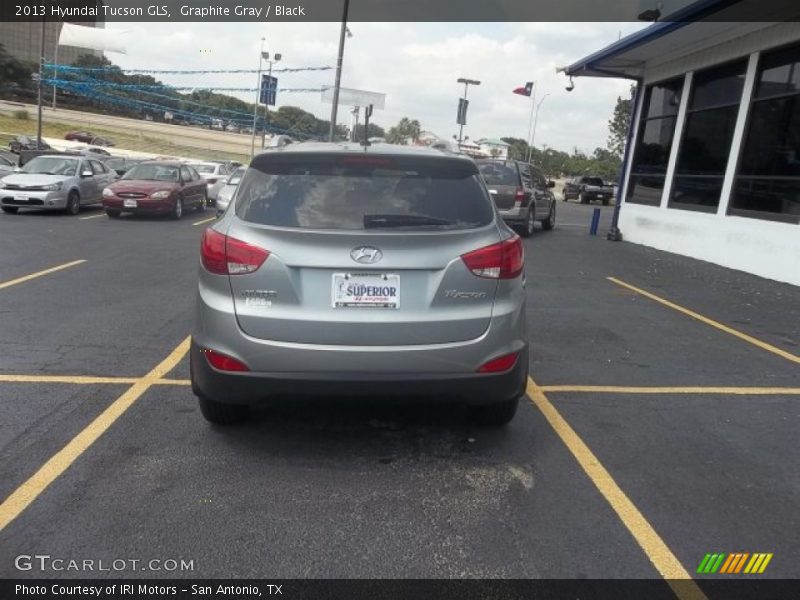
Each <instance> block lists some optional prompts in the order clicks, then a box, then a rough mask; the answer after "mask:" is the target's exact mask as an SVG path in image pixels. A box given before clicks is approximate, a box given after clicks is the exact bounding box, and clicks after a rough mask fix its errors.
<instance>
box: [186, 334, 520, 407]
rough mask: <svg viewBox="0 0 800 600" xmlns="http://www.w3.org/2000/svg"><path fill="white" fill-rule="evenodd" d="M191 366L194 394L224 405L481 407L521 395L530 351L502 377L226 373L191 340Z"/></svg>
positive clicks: (498, 375) (402, 374)
mask: <svg viewBox="0 0 800 600" xmlns="http://www.w3.org/2000/svg"><path fill="white" fill-rule="evenodd" d="M190 367H191V377H192V391H193V392H194V393H195V395H197V396H203V397H205V398H209V399H211V400H214V401H216V402H222V403H226V404H258V403H261V402H265V401H267V400H269V399H270V398H272V397H276V396H325V397H348V398H353V397H364V396H370V397H374V398H375V399H376V400H381V399H385V400H390V399H400V398H410V397H419V398H422V399H425V400H433V401H436V400H443V401H453V400H460V401H463V402H466V403H468V404H472V405H484V404H492V403H495V402H502V401H504V400H509V399H512V398H517V397H519V396H521V395H522V394H523V393H524V392H525V387H526V385H527V379H528V348H527V346H526V347H524V348H523V349H522V350H521V351H520V354H519V357H518V358H517V362H516V364H515V365H514V367H512V368H511V369H510V370H509V371H505V372H503V373H490V374H486V373H397V372H386V373H375V372H369V373H367V372H356V371H354V372H325V373H311V372H291V373H252V372H248V373H227V372H222V371H218V370H217V369H215V368H213V367H212V366H211V365H209V364H208V361H207V360H206V358H205V355H204V354H203V352H202V348H201V346H200V345H199V344H197V343H196V342H195V340H194V339H192V344H191V350H190Z"/></svg>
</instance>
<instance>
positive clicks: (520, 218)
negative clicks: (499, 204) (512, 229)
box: [497, 205, 530, 224]
mask: <svg viewBox="0 0 800 600" xmlns="http://www.w3.org/2000/svg"><path fill="white" fill-rule="evenodd" d="M529 210H530V205H528V206H522V205H520V206H517V205H514V206H513V207H511V208H498V209H497V212H498V213H499V214H500V217H501V218H502V219H503V221H505V222H506V223H514V224H518V223H524V222H525V221H526V220H527V219H528V211H529Z"/></svg>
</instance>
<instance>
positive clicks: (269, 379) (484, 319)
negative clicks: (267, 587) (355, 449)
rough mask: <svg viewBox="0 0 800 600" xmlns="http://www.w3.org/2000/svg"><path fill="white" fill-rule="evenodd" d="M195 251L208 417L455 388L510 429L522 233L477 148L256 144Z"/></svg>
mask: <svg viewBox="0 0 800 600" xmlns="http://www.w3.org/2000/svg"><path fill="white" fill-rule="evenodd" d="M200 258H201V266H200V269H199V282H198V296H197V303H196V309H195V310H196V314H195V326H194V330H193V333H192V343H191V354H190V357H191V358H190V365H191V380H192V389H193V391H194V393H195V394H196V395H197V397H198V399H199V404H200V409H201V411H202V413H203V415H204V416H205V418H206V419H208V420H209V421H211V422H213V423H219V424H230V423H234V422H236V421H238V420H240V419H242V418H244V417H245V416H246V412H247V407H248V406H249V405H250V404H254V403H258V402H261V401H263V400H267V399H269V398H271V397H272V396H273V395H286V394H309V393H311V394H327V395H337V394H341V395H345V396H348V397H353V396H359V395H361V396H367V397H376V399H377V400H378V401H382V400H383V399H384V398H387V397H408V396H420V397H423V398H425V399H427V400H428V401H435V400H441V399H443V398H459V399H461V400H462V401H465V402H466V403H467V404H468V405H469V406H470V408H471V410H472V411H473V415H474V416H475V418H476V419H477V420H478V421H479V422H481V423H483V424H487V425H501V424H504V423H507V422H508V421H510V420H511V419H512V418H513V416H514V414H515V411H516V409H517V404H518V400H519V398H520V397H521V396H522V395H523V394H524V392H525V386H526V382H527V375H528V342H527V340H528V336H527V331H526V324H525V291H524V281H525V280H524V275H523V271H524V265H523V246H522V241H521V240H520V238H519V236H517V235H515V234H514V232H513V231H511V230H510V229H509V228H508V227H507V226H506V225H504V224H503V222H502V221H501V220H500V219H499V218H498V216H497V212H496V211H495V209H494V207H493V206H492V203H491V199H490V197H489V194H488V193H487V190H486V187H485V184H484V183H483V180H482V179H481V177H480V174H479V172H478V169H477V167H476V165H475V163H474V162H473V161H472V160H470V159H469V158H466V157H463V156H457V155H452V154H449V153H445V152H441V151H438V150H432V149H428V148H419V147H403V146H389V145H385V146H382V147H381V148H380V149H373V150H371V151H369V152H365V151H364V148H363V147H362V146H359V145H357V144H322V143H313V144H312V143H306V144H292V145H290V146H286V147H285V148H283V149H282V150H281V151H279V152H265V153H262V154H259V155H257V156H256V157H255V158H254V159H253V161H252V162H251V164H250V167H249V168H248V169H247V171H246V172H245V175H244V177H243V178H242V181H241V183H240V184H239V188H238V190H237V192H236V201H235V204H234V205H233V206H232V207H230V208H229V209H228V210H227V211H225V213H224V215H223V216H222V217H221V218H220V219H219V220H218V221H217V222H215V223H214V224H213V225H211V226H210V227H209V228H208V229H206V231H205V233H204V235H203V239H202V242H201V256H200Z"/></svg>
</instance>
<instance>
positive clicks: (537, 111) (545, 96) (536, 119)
mask: <svg viewBox="0 0 800 600" xmlns="http://www.w3.org/2000/svg"><path fill="white" fill-rule="evenodd" d="M549 95H550V94H549V93H548V94H545V95H544V96H542V99H541V100H539V103H538V104H537V105H536V116H535V117H534V118H533V134H532V135H531V145H530V146H529V147H528V162H531V154H530V153H531V152H533V142H534V140H535V139H536V123H537V121H538V120H539V107H540V106H541V105H542V102H544V101H545V99H546V98H547V97H548V96H549Z"/></svg>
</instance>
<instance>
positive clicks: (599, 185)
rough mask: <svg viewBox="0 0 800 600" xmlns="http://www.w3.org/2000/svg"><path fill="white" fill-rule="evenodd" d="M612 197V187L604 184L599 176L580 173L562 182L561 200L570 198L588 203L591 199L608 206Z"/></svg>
mask: <svg viewBox="0 0 800 600" xmlns="http://www.w3.org/2000/svg"><path fill="white" fill-rule="evenodd" d="M613 197H614V188H613V187H612V186H610V185H605V184H604V183H603V180H602V179H601V178H600V177H592V176H587V175H581V176H580V177H573V178H572V179H570V180H568V181H567V183H566V184H564V196H563V200H564V202H566V201H567V200H569V199H571V198H575V199H576V200H579V201H580V203H581V204H589V203H590V202H591V201H592V200H600V201H601V202H602V203H603V206H608V204H609V202H611V198H613Z"/></svg>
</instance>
